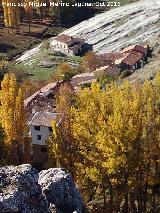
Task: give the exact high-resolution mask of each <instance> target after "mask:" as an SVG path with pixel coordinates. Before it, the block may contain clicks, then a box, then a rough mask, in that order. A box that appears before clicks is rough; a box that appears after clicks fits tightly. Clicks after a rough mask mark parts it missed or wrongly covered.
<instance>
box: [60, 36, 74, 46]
mask: <svg viewBox="0 0 160 213" xmlns="http://www.w3.org/2000/svg"><path fill="white" fill-rule="evenodd" d="M72 39H73V37H71V36H68V35H65V34H61V35H59V36H58V37H57V38H56V40H57V41H60V42H63V43H66V44H67V43H68V42H70V41H71V40H72Z"/></svg>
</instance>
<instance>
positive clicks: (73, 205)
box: [39, 168, 84, 213]
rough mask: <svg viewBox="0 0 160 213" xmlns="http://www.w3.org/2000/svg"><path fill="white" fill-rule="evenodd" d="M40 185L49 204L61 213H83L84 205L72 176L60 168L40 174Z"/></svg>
mask: <svg viewBox="0 0 160 213" xmlns="http://www.w3.org/2000/svg"><path fill="white" fill-rule="evenodd" d="M39 184H40V185H41V187H42V191H43V194H44V195H45V196H46V199H47V200H48V202H49V204H50V205H51V206H52V208H53V205H55V206H56V208H57V210H58V211H59V212H64V213H72V212H77V213H82V212H84V205H83V201H82V198H81V196H80V194H79V192H78V190H77V188H76V187H75V185H74V183H73V181H72V177H71V175H69V174H68V173H66V172H65V171H64V170H62V169H60V168H51V169H48V170H44V171H42V172H40V174H39Z"/></svg>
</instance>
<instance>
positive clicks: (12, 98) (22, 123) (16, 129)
mask: <svg viewBox="0 0 160 213" xmlns="http://www.w3.org/2000/svg"><path fill="white" fill-rule="evenodd" d="M0 102H1V107H0V119H1V124H2V128H3V130H4V134H5V139H4V144H5V147H6V148H7V152H8V161H9V162H10V163H11V164H16V165H17V164H21V163H23V162H28V161H29V155H30V148H29V147H30V145H29V142H28V134H27V133H28V129H27V124H26V113H25V109H24V98H23V91H22V89H21V88H20V87H19V86H18V84H17V82H16V78H15V76H14V75H13V74H6V75H5V76H4V79H3V81H2V83H1V91H0ZM24 159H25V160H24Z"/></svg>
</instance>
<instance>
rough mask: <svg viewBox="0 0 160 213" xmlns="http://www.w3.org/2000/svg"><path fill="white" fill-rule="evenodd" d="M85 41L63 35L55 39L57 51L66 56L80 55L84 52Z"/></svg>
mask: <svg viewBox="0 0 160 213" xmlns="http://www.w3.org/2000/svg"><path fill="white" fill-rule="evenodd" d="M84 44H85V40H84V39H81V38H76V37H71V36H68V35H65V34H61V35H59V36H57V37H56V38H55V42H54V48H55V50H57V51H59V52H61V53H63V54H65V55H70V56H72V55H79V54H81V52H82V51H83V46H84Z"/></svg>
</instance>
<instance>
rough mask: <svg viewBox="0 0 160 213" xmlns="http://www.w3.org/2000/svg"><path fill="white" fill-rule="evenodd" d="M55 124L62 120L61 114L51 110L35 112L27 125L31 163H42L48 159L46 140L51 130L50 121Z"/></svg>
mask: <svg viewBox="0 0 160 213" xmlns="http://www.w3.org/2000/svg"><path fill="white" fill-rule="evenodd" d="M54 120H55V121H56V122H57V125H58V124H59V123H60V122H61V120H62V114H60V113H51V112H36V113H35V115H34V116H33V118H32V119H31V121H30V123H29V126H30V132H31V138H32V151H33V163H37V164H42V163H44V162H46V161H47V159H48V151H47V140H48V138H49V136H50V134H51V132H52V127H51V123H52V121H54Z"/></svg>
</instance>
